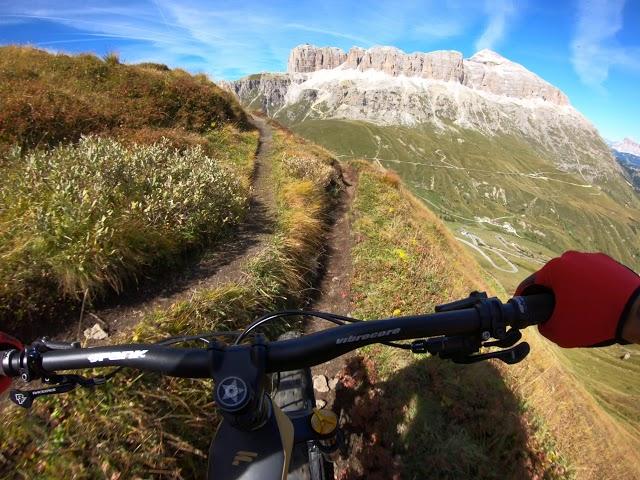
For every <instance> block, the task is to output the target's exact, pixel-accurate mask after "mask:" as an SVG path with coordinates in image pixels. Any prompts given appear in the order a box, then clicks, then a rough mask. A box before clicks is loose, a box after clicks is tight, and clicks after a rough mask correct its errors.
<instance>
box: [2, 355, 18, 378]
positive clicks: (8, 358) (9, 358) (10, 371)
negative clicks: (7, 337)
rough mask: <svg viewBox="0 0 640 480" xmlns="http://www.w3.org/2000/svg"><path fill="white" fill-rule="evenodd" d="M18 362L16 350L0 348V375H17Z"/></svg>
mask: <svg viewBox="0 0 640 480" xmlns="http://www.w3.org/2000/svg"><path fill="white" fill-rule="evenodd" d="M19 364H20V352H19V351H18V350H15V349H12V350H0V377H17V376H18V375H19V374H20V372H19V368H18V367H19Z"/></svg>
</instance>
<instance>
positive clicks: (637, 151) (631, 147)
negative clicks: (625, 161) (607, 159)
mask: <svg viewBox="0 0 640 480" xmlns="http://www.w3.org/2000/svg"><path fill="white" fill-rule="evenodd" d="M611 148H612V149H613V150H615V151H616V152H620V153H629V154H631V155H633V156H635V157H640V144H639V143H637V142H634V141H633V140H631V139H630V138H625V139H624V140H622V141H620V142H615V143H613V144H611ZM639 166H640V165H639Z"/></svg>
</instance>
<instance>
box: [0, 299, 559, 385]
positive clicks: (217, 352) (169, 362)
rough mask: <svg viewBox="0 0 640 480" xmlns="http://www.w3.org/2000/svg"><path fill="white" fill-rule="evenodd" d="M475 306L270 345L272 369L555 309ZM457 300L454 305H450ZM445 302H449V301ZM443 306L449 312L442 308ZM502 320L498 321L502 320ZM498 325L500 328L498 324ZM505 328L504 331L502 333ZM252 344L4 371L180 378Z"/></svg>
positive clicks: (522, 304)
mask: <svg viewBox="0 0 640 480" xmlns="http://www.w3.org/2000/svg"><path fill="white" fill-rule="evenodd" d="M480 303H481V304H482V305H483V307H482V308H480V307H478V306H477V305H476V306H471V307H470V308H463V309H450V310H447V309H446V308H444V307H443V308H441V311H439V312H436V313H432V314H426V315H415V316H406V317H396V318H389V319H384V320H371V321H367V322H358V323H354V324H349V325H342V326H338V327H335V328H331V329H327V330H323V331H321V332H318V333H314V334H310V335H306V336H303V337H300V338H296V339H291V340H283V341H277V342H270V343H268V344H267V357H266V371H267V373H272V372H279V371H287V370H295V369H299V368H305V367H311V366H314V365H318V364H321V363H324V362H326V361H328V360H330V359H332V358H335V357H338V356H340V355H343V354H345V353H347V352H349V351H351V350H354V349H356V348H359V347H362V346H365V345H369V344H372V343H378V342H384V341H394V340H408V339H415V338H421V337H433V336H438V335H447V336H450V335H454V336H455V335H471V334H483V333H487V334H492V335H494V336H495V335H496V329H498V334H500V331H499V329H500V328H501V327H499V325H505V326H506V325H509V326H512V327H514V328H518V329H519V328H525V327H527V326H530V325H535V324H538V323H543V322H545V321H546V320H547V319H548V318H549V317H550V316H551V313H552V311H553V307H554V298H553V295H551V294H541V295H531V296H527V297H514V298H512V299H511V300H509V301H508V302H507V303H504V304H503V303H501V302H500V301H499V300H497V299H487V300H485V301H483V302H480ZM451 305H453V304H451ZM445 307H446V306H445ZM443 310H444V311H443ZM498 320H499V321H498ZM496 325H498V327H496ZM502 333H504V332H502ZM247 348H250V347H249V346H248V345H234V346H229V347H226V348H215V347H214V348H209V349H196V348H169V347H164V346H159V345H149V344H132V345H118V346H109V347H92V348H73V349H65V350H51V351H45V352H42V353H40V355H39V359H38V361H39V363H40V364H39V365H30V362H33V361H34V359H33V358H31V357H30V356H29V354H28V350H25V351H18V350H7V351H2V352H0V375H4V376H11V377H15V376H20V375H21V374H24V372H25V371H29V367H34V369H36V371H37V369H39V370H40V371H41V372H40V373H42V374H46V373H53V372H58V371H64V370H76V369H83V368H97V367H110V366H126V367H131V368H136V369H140V370H147V371H154V372H159V373H163V374H165V375H169V376H175V377H188V378H211V375H212V371H213V369H214V366H215V365H216V364H217V362H220V361H222V360H221V355H222V354H223V353H224V352H229V351H231V350H238V349H247Z"/></svg>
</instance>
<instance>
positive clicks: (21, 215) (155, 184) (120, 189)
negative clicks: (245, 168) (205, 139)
mask: <svg viewBox="0 0 640 480" xmlns="http://www.w3.org/2000/svg"><path fill="white" fill-rule="evenodd" d="M5 161H6V162H7V165H6V166H4V167H3V171H4V173H5V174H6V175H4V176H3V179H2V180H0V257H2V259H3V260H2V263H0V304H1V305H2V306H1V307H0V320H2V319H4V318H5V317H6V316H8V315H9V313H10V310H9V309H10V308H13V309H15V308H16V303H17V304H18V306H19V307H20V308H19V311H21V312H22V313H29V312H30V311H32V310H33V309H37V308H38V305H33V304H32V299H33V298H37V297H39V296H40V295H38V294H37V292H39V291H41V290H42V289H45V290H46V291H48V292H55V291H58V292H60V293H61V295H62V296H63V297H64V298H74V297H76V298H77V297H78V296H80V295H81V294H83V292H85V291H87V292H88V293H89V294H90V295H96V294H99V293H102V292H104V291H106V290H110V289H111V290H115V291H120V290H121V289H122V287H123V283H124V282H125V281H126V280H127V279H130V278H133V277H135V276H136V275H137V274H139V273H140V272H141V271H142V270H143V269H144V268H146V267H148V266H150V265H153V264H157V263H158V262H160V261H165V262H166V261H171V259H172V258H174V257H175V255H176V254H178V253H180V252H181V251H184V250H186V249H188V248H191V247H194V246H198V245H202V244H204V243H206V242H210V241H211V240H212V239H216V238H217V237H219V236H220V235H221V234H222V233H223V232H224V231H225V229H226V227H227V226H230V225H232V224H235V223H237V222H238V220H239V219H240V218H241V216H242V215H243V212H244V209H245V206H246V200H247V197H248V191H247V187H246V182H243V181H242V180H241V179H240V178H238V176H237V175H236V174H235V173H234V171H232V170H231V169H230V168H228V167H225V166H223V165H221V164H220V162H218V161H217V160H216V159H213V158H211V157H208V156H206V155H204V153H203V150H202V148H201V147H200V146H195V147H193V148H188V149H186V150H183V151H180V150H177V149H173V148H170V146H169V142H168V141H167V140H163V141H161V142H160V143H157V144H154V145H147V146H144V145H133V146H129V147H127V146H124V145H123V144H121V143H119V142H117V141H115V140H112V139H102V138H92V137H85V138H82V139H81V141H80V142H79V143H78V144H77V145H75V146H62V147H58V148H55V149H53V150H52V151H50V152H43V151H35V152H32V153H29V154H27V155H25V156H23V157H19V155H18V152H17V151H14V152H13V154H12V155H11V156H10V158H8V159H6V160H5ZM42 297H43V298H44V297H46V295H42ZM2 309H4V311H3V310H2ZM13 313H14V314H15V313H16V312H15V311H14V312H13Z"/></svg>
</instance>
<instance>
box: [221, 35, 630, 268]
mask: <svg viewBox="0 0 640 480" xmlns="http://www.w3.org/2000/svg"><path fill="white" fill-rule="evenodd" d="M227 88H229V89H230V90H232V91H233V92H234V93H235V94H236V95H237V96H238V97H239V98H240V100H241V101H242V103H244V105H245V106H247V107H249V108H260V109H262V110H263V111H265V112H266V113H267V114H268V115H270V116H271V117H274V118H276V119H277V120H279V121H280V122H282V123H284V124H286V125H288V126H289V127H291V128H292V129H293V130H295V131H296V132H298V133H300V134H302V135H304V136H306V137H308V138H310V139H311V140H313V141H315V142H317V143H320V144H323V145H324V146H326V147H328V148H330V149H332V150H333V151H335V152H336V153H337V154H338V155H342V156H344V157H352V158H368V159H370V160H371V161H373V162H376V163H379V164H381V165H383V166H384V167H386V168H390V169H393V170H395V171H397V172H398V173H399V174H400V175H401V177H402V178H403V179H404V181H405V183H406V184H407V185H408V186H409V187H410V188H411V189H412V190H413V191H414V193H415V194H416V195H418V196H420V197H421V198H422V199H423V200H424V201H425V202H426V203H427V204H428V205H429V206H430V207H431V208H432V209H434V210H435V211H436V212H437V213H439V214H440V216H441V217H442V218H443V219H445V220H446V221H447V222H448V223H449V226H450V227H451V228H452V229H453V230H454V232H456V233H459V234H460V239H461V241H463V242H465V243H468V244H470V245H471V247H470V248H473V249H475V250H478V251H482V252H483V254H484V255H485V256H489V257H492V258H493V260H492V262H491V263H493V265H496V267H497V268H498V270H499V271H501V272H503V273H506V272H513V273H516V272H517V271H518V267H517V266H516V265H515V264H514V262H520V263H521V264H522V266H523V267H524V268H525V269H526V268H529V269H533V268H535V266H536V265H537V264H539V263H540V261H543V260H544V258H546V257H548V256H551V255H555V254H557V253H559V252H561V251H563V250H565V249H568V248H579V249H583V250H593V249H597V250H603V251H607V252H609V253H610V254H612V255H614V256H615V257H617V258H619V259H621V260H622V261H627V262H628V263H630V264H634V265H636V262H637V261H638V260H640V234H639V232H640V200H639V198H638V195H637V194H636V193H635V192H634V190H633V189H632V188H631V187H630V183H629V177H628V174H627V176H626V177H625V173H624V171H623V169H622V167H621V166H620V165H619V164H618V162H616V160H615V159H614V157H613V156H612V154H611V151H610V150H609V148H608V147H607V145H606V144H605V142H604V141H603V139H602V138H601V137H600V135H599V134H598V132H597V130H596V129H595V128H594V127H593V125H591V123H590V122H589V121H588V120H587V119H586V118H585V117H584V116H583V115H582V114H580V112H578V111H577V110H576V109H575V108H573V107H572V106H571V105H570V103H569V100H568V98H567V97H566V95H565V94H564V93H563V92H562V91H560V90H559V89H558V88H556V87H554V86H553V85H551V84H549V83H548V82H546V81H545V80H543V79H542V78H540V77H539V76H537V75H535V74H534V73H532V72H530V71H528V70H527V69H526V68H525V67H523V66H522V65H519V64H517V63H514V62H511V61H510V60H508V59H506V58H504V57H502V56H500V55H499V54H497V53H495V52H492V51H489V50H482V51H480V52H478V53H476V54H475V55H473V56H472V57H471V58H468V59H465V58H463V56H462V54H461V53H459V52H455V51H437V52H429V53H411V54H406V53H404V52H402V51H401V50H398V49H397V48H393V47H375V48H371V49H368V50H364V49H361V48H352V49H351V50H349V51H348V52H344V51H342V50H340V49H338V48H333V47H329V48H317V47H313V46H310V45H302V46H299V47H296V48H294V49H293V50H292V51H291V54H290V56H289V62H288V71H287V73H265V74H258V75H251V76H249V77H246V78H243V79H240V80H237V81H235V82H231V83H228V84H227ZM505 242H506V243H505ZM505 252H506V253H505ZM527 262H528V263H527ZM536 262H537V263H536ZM524 264H527V265H524ZM521 275H522V274H521V273H520V274H518V276H521Z"/></svg>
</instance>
